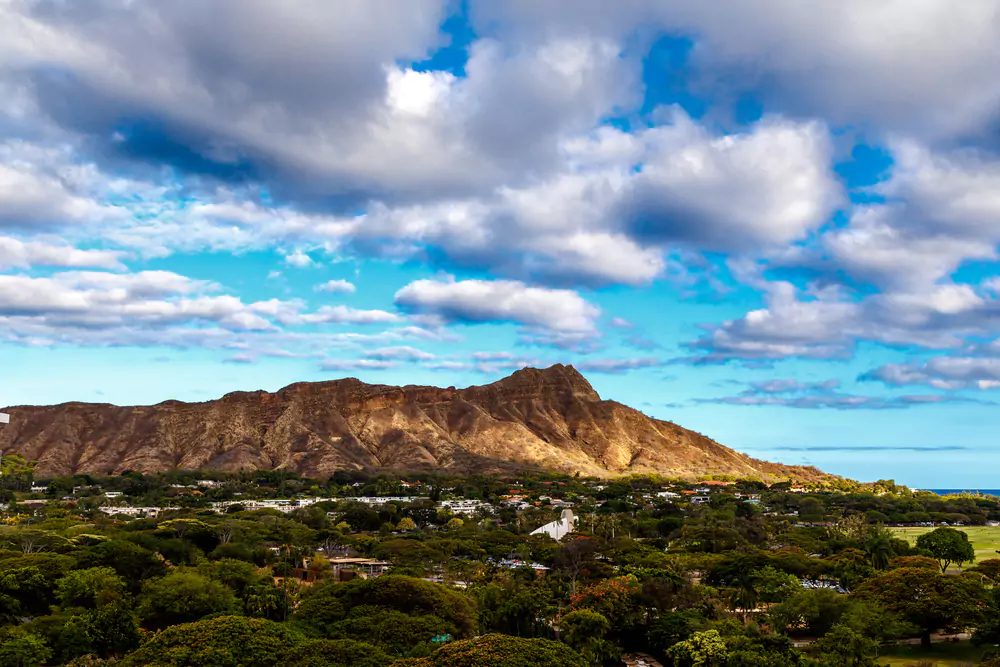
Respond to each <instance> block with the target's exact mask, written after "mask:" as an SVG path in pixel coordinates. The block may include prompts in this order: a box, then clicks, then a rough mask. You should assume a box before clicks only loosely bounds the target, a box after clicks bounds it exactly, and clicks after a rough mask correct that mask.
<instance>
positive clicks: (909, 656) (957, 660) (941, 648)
mask: <svg viewBox="0 0 1000 667" xmlns="http://www.w3.org/2000/svg"><path fill="white" fill-rule="evenodd" d="M990 649H992V647H991V646H973V645H972V644H971V643H969V642H968V641H961V642H956V643H952V642H940V643H935V644H931V648H930V650H929V651H926V650H924V649H922V648H921V647H920V646H919V645H903V646H883V647H882V648H881V650H880V651H879V657H878V664H880V665H899V667H903V666H904V665H909V664H912V663H915V662H921V661H927V662H930V663H932V664H933V665H935V667H959V665H966V664H973V665H974V664H976V663H978V662H979V661H980V659H981V658H982V657H983V653H984V652H986V651H987V650H990Z"/></svg>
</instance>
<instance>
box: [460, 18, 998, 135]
mask: <svg viewBox="0 0 1000 667" xmlns="http://www.w3.org/2000/svg"><path fill="white" fill-rule="evenodd" d="M474 9H475V11H473V12H472V15H473V16H474V17H475V18H476V21H477V25H478V26H481V27H483V28H486V27H487V26H488V27H489V28H491V29H493V30H500V31H502V33H503V34H504V36H505V37H506V38H508V39H519V40H523V41H538V40H543V39H544V38H545V35H546V34H547V33H548V32H549V31H551V30H554V29H559V30H562V31H570V32H572V31H580V32H585V33H587V34H592V35H599V36H604V37H607V38H614V39H623V38H625V37H626V36H630V35H633V34H634V33H635V32H636V29H637V28H639V29H640V34H643V32H645V34H647V35H648V34H650V33H656V32H660V33H661V34H662V32H666V33H669V34H686V35H692V38H693V41H694V48H693V49H692V51H691V55H690V66H691V67H692V68H693V72H692V74H691V75H690V76H691V77H692V78H693V79H694V80H695V81H696V82H697V83H698V84H700V85H701V86H702V88H703V89H704V90H705V92H706V93H707V94H711V93H717V94H720V95H728V96H732V95H738V94H740V93H754V94H756V95H757V96H759V97H762V98H763V99H765V100H766V101H767V102H768V103H771V104H779V105H781V106H784V107H787V108H791V109H794V110H796V111H797V112H799V113H801V114H805V115H824V116H826V117H829V118H832V119H833V120H834V121H835V122H836V123H838V124H855V123H859V122H861V123H865V124H869V125H873V126H875V127H876V128H879V129H882V130H888V131H890V132H906V133H909V134H914V135H919V136H922V137H926V138H930V139H948V138H953V137H956V136H967V135H978V134H980V133H982V132H983V131H984V129H985V128H990V127H992V126H993V125H994V124H995V122H996V120H997V118H998V115H1000V82H998V81H997V80H996V78H995V77H994V76H993V73H994V72H995V71H996V70H997V69H998V68H1000V23H998V22H997V20H996V17H997V14H998V7H997V5H996V3H995V2H992V1H988V2H978V3H968V4H963V5H961V6H955V5H954V4H953V3H948V2H940V1H939V0H891V1H889V2H868V1H867V0H843V1H838V0H824V1H821V2H815V3H810V4H809V5H803V4H802V3H798V2H795V0H779V1H778V2H770V3H768V4H767V5H766V6H764V7H761V6H757V5H752V4H748V3H745V2H741V1H740V0H724V1H723V2H716V3H704V2H700V0H677V1H675V2H670V3H662V2H657V1H656V0H633V1H630V2H624V3H617V4H615V5H614V6H611V5H608V4H607V3H605V2H602V1H601V0H582V1H578V0H557V1H554V2H545V3H538V2H531V0H513V1H512V2H504V3H494V2H490V1H489V0H477V2H475V3H474ZM928 44H931V45H933V46H932V47H931V51H930V53H928V46H927V45H928Z"/></svg>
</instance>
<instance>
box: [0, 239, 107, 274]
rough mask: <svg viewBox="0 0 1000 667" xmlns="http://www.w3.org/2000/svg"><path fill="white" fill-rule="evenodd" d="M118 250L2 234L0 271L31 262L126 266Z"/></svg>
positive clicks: (101, 266)
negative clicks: (78, 246)
mask: <svg viewBox="0 0 1000 667" xmlns="http://www.w3.org/2000/svg"><path fill="white" fill-rule="evenodd" d="M125 254H126V253H124V252H122V251H119V250H80V249H78V248H74V247H73V246H69V245H65V244H63V245H53V244H50V243H45V242H42V241H20V240H18V239H14V238H11V237H9V236H0V271H4V270H8V269H13V268H18V269H28V268H31V267H32V266H54V267H60V268H96V269H124V268H125V265H124V264H122V262H121V260H122V259H123V258H124V257H125Z"/></svg>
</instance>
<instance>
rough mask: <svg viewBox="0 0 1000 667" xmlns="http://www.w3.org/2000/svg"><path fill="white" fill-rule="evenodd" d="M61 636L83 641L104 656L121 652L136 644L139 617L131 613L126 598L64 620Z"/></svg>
mask: <svg viewBox="0 0 1000 667" xmlns="http://www.w3.org/2000/svg"><path fill="white" fill-rule="evenodd" d="M63 634H64V635H72V636H75V637H77V638H79V639H82V640H84V645H85V646H86V647H87V650H89V651H91V652H96V653H97V654H98V655H100V656H101V657H103V658H107V657H110V656H120V655H124V654H125V653H127V652H128V651H131V650H132V649H134V648H136V647H138V646H139V643H140V637H141V634H140V629H139V619H138V618H136V616H135V614H134V613H132V604H131V602H130V601H129V600H128V599H122V600H115V601H113V602H108V603H106V604H102V605H101V606H99V607H97V608H96V609H87V610H85V611H83V612H82V613H81V614H78V615H75V616H73V617H71V618H70V619H69V621H67V623H66V625H65V626H64V627H63Z"/></svg>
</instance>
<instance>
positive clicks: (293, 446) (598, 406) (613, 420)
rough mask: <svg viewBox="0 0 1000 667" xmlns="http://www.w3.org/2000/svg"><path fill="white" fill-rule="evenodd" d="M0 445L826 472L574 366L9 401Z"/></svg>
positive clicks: (45, 454)
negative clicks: (614, 391)
mask: <svg viewBox="0 0 1000 667" xmlns="http://www.w3.org/2000/svg"><path fill="white" fill-rule="evenodd" d="M4 412H9V413H10V415H11V420H10V421H11V423H10V425H5V426H2V427H0V451H3V452H4V453H11V452H17V453H20V454H22V455H24V456H25V457H27V458H28V459H31V460H35V461H37V462H38V467H37V468H36V474H38V475H65V474H72V473H78V472H81V473H82V472H89V473H117V472H121V471H123V470H138V471H142V472H159V471H166V470H174V469H211V470H224V471H237V470H241V469H261V468H264V469H274V468H283V469H292V470H296V471H298V472H300V473H302V474H304V475H310V476H323V475H329V474H330V473H332V472H334V471H336V470H340V469H345V468H348V469H350V468H364V469H395V470H427V469H445V470H451V471H455V472H485V473H492V472H500V471H504V470H511V469H515V468H525V467H532V468H545V469H552V470H560V471H566V472H576V471H580V472H581V473H582V474H584V475H598V476H611V475H618V474H624V473H631V472H658V473H662V474H664V475H668V476H676V477H694V476H697V475H710V474H731V475H756V476H759V477H761V478H764V479H777V478H794V479H799V480H816V479H821V478H823V477H825V475H824V474H823V473H821V472H820V471H818V470H816V469H815V468H806V467H795V466H785V465H781V464H776V463H767V462H764V461H757V460H755V459H752V458H750V457H748V456H744V455H743V454H740V453H738V452H735V451H733V450H732V449H729V448H727V447H723V446H722V445H720V444H719V443H717V442H715V441H714V440H710V439H709V438H706V437H705V436H703V435H700V434H698V433H695V432H693V431H689V430H687V429H684V428H681V427H680V426H678V425H676V424H674V423H672V422H668V421H662V420H659V419H652V418H650V417H647V416H646V415H644V414H642V413H641V412H639V411H638V410H634V409H632V408H630V407H628V406H625V405H622V404H620V403H616V402H614V401H605V400H602V399H601V397H600V396H599V395H598V394H597V392H596V391H594V388H593V387H591V386H590V383H589V382H587V380H586V379H585V378H584V377H583V376H582V375H581V374H580V373H579V372H577V370H576V369H575V368H573V367H572V366H563V365H559V364H557V365H555V366H552V367H551V368H547V369H544V370H539V369H535V368H525V369H523V370H520V371H517V372H515V373H514V374H513V375H511V376H510V377H507V378H504V379H502V380H500V381H498V382H494V383H492V384H487V385H483V386H479V387H469V388H467V389H455V388H454V387H449V388H447V389H439V388H437V387H420V386H406V387H391V386H386V385H372V384H366V383H364V382H361V381H360V380H356V379H353V378H351V379H345V380H336V381H332V382H301V383H297V384H292V385H289V386H287V387H285V388H284V389H281V390H279V391H277V392H275V393H269V392H266V391H255V392H234V393H231V394H227V395H225V396H223V397H222V398H220V399H218V400H214V401H207V402H204V403H183V402H180V401H166V402H164V403H159V404H157V405H151V406H138V407H119V406H115V405H106V404H91V403H65V404H62V405H54V406H40V407H31V406H20V407H12V408H9V409H5V410H4Z"/></svg>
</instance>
